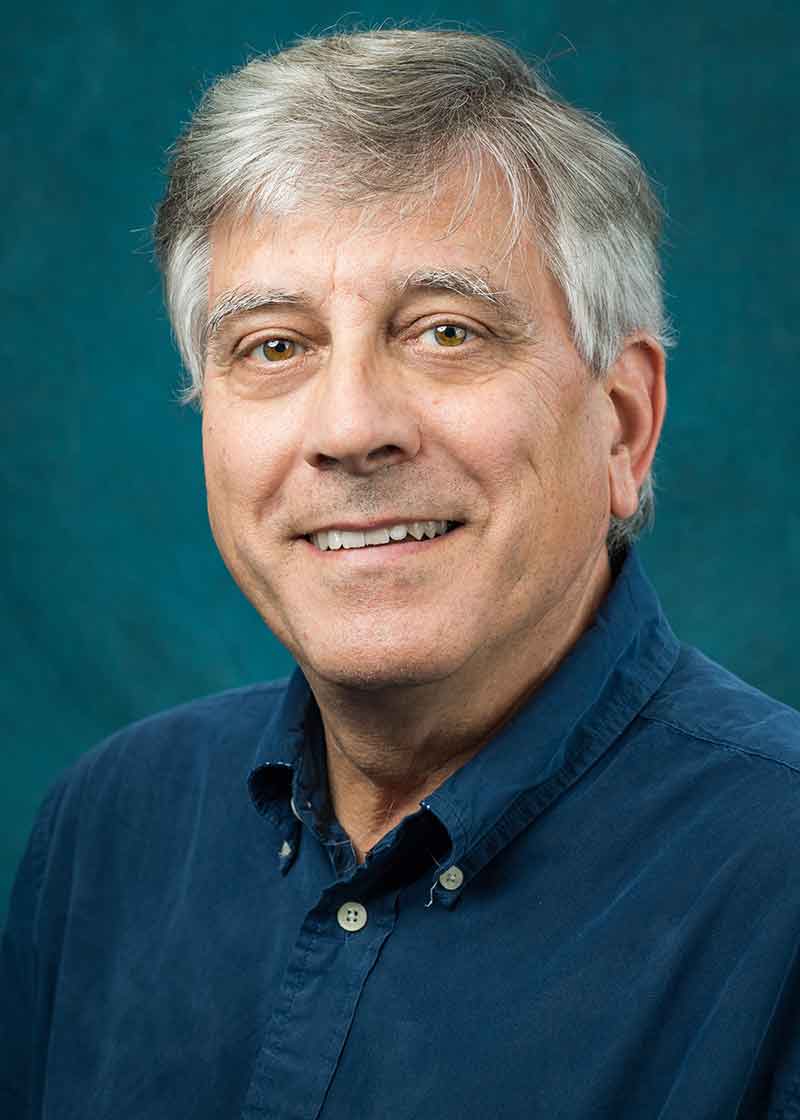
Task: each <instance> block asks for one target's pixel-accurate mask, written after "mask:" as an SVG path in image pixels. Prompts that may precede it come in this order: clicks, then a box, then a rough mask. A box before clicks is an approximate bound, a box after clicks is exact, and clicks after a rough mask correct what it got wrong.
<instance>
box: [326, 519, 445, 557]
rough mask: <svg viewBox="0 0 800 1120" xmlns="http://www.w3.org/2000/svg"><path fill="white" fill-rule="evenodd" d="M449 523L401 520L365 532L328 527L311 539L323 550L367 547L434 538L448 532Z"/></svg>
mask: <svg viewBox="0 0 800 1120" xmlns="http://www.w3.org/2000/svg"><path fill="white" fill-rule="evenodd" d="M447 524H448V523H447V522H446V521H411V522H409V524H407V525H406V524H404V523H402V522H401V523H399V524H397V525H391V526H390V527H389V528H388V529H387V528H381V529H367V530H365V531H364V532H361V531H358V530H356V531H353V530H350V529H327V530H322V531H321V532H319V533H312V534H311V540H312V541H313V542H314V544H315V545H316V546H317V548H318V549H320V550H321V551H322V552H326V551H327V550H328V549H338V548H366V547H369V546H371V545H378V544H389V543H390V542H393V541H403V540H405V539H406V537H409V536H410V537H413V538H414V539H415V540H417V541H421V540H422V538H423V537H427V538H428V540H432V539H433V538H434V537H439V536H441V535H442V534H443V533H446V532H447Z"/></svg>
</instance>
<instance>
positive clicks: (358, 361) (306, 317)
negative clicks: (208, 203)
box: [203, 181, 611, 688]
mask: <svg viewBox="0 0 800 1120" xmlns="http://www.w3.org/2000/svg"><path fill="white" fill-rule="evenodd" d="M456 201H457V198H456V194H455V188H454V190H453V192H451V194H449V195H448V194H447V193H444V194H443V195H442V196H440V197H439V198H438V200H437V203H436V205H435V206H432V207H431V208H430V211H429V212H425V213H422V214H420V215H418V216H416V217H414V218H411V219H406V220H404V221H402V222H393V223H392V224H391V225H390V226H389V227H388V228H386V227H385V226H384V227H381V226H380V225H379V224H378V222H377V221H375V220H369V221H363V220H362V219H363V215H362V214H359V213H356V212H350V211H348V212H341V211H340V212H338V213H337V214H334V215H331V214H325V215H323V214H319V213H309V214H306V215H304V216H292V217H287V218H284V219H281V220H275V221H266V222H264V223H262V224H260V225H259V226H257V227H255V226H248V227H244V228H243V227H241V226H240V227H239V228H233V227H231V226H221V227H219V228H217V229H216V230H215V231H214V237H213V239H212V253H213V262H212V269H211V275H210V284H209V297H210V303H209V306H210V307H211V308H212V310H213V309H214V308H215V307H218V306H219V305H220V300H222V299H223V298H224V296H225V294H226V293H231V292H238V294H241V292H242V291H243V290H245V289H247V290H250V289H258V290H263V292H264V299H265V306H263V307H261V308H259V309H256V310H252V311H249V312H247V313H244V314H230V315H227V316H225V317H220V316H218V317H217V320H218V322H219V327H218V330H217V331H216V333H215V335H214V337H213V339H212V343H211V345H210V347H209V360H208V363H207V370H206V382H205V391H204V415H203V444H204V460H205V470H206V484H207V490H208V506H209V516H210V520H211V525H212V529H213V532H214V536H215V539H216V542H217V544H218V546H219V549H220V551H221V553H222V556H223V558H224V560H225V562H226V564H227V566H228V568H229V569H230V571H231V573H232V575H233V576H234V579H235V580H236V581H237V583H238V584H239V586H240V587H241V589H242V590H243V592H244V593H245V595H246V596H247V597H248V598H249V599H250V601H251V602H252V603H253V604H254V606H255V607H256V609H257V610H258V611H259V613H260V614H261V615H262V617H263V618H264V619H265V621H266V622H267V624H268V625H269V626H270V628H271V629H272V630H273V631H274V633H275V634H276V635H277V636H278V637H279V638H280V639H281V640H282V641H283V642H284V644H285V645H286V646H287V647H288V648H289V649H290V650H291V651H292V652H293V654H294V655H295V657H296V658H297V660H298V661H299V662H300V664H301V665H302V666H303V668H304V669H305V670H306V672H307V673H309V674H310V675H311V676H312V677H314V676H316V677H317V678H321V679H322V680H325V681H327V682H329V683H337V684H340V685H353V686H356V687H373V688H374V687H380V686H382V685H391V684H399V683H412V682H413V683H423V682H431V683H432V682H436V681H442V680H444V679H446V678H452V680H453V681H458V680H462V681H463V682H464V684H465V687H468V682H469V681H471V680H474V679H478V677H479V675H480V674H484V678H485V674H486V673H487V672H492V673H495V674H502V673H503V672H504V669H505V668H506V667H508V665H509V664H513V665H514V667H515V669H516V668H517V667H518V666H519V664H520V659H522V660H523V661H524V659H525V658H526V656H528V655H530V654H531V653H532V652H534V651H535V652H536V653H540V650H538V649H536V643H539V644H541V643H546V642H548V641H552V640H554V639H557V637H558V635H559V633H563V632H566V630H567V629H568V628H569V625H570V623H571V622H572V620H573V617H574V615H575V612H576V611H578V610H579V608H580V605H581V603H582V602H583V601H585V599H586V597H587V595H588V594H589V592H590V590H591V588H592V587H595V589H596V588H597V586H598V585H599V584H600V583H602V582H603V581H604V580H607V577H608V562H607V557H606V552H605V546H604V541H605V535H606V530H607V525H608V513H609V478H608V458H609V447H610V443H611V436H610V424H611V422H610V411H611V410H610V407H609V401H608V395H607V393H606V392H605V390H604V388H603V386H602V384H600V383H598V382H597V381H596V380H594V379H592V378H591V377H590V375H589V374H588V372H587V370H586V369H585V367H584V366H583V365H582V364H581V362H580V360H579V358H578V356H577V354H576V352H575V350H574V348H573V346H572V343H571V341H570V339H569V333H568V327H567V318H566V310H565V305H564V303H563V297H562V296H561V293H560V292H559V290H558V288H557V285H556V284H555V283H554V281H553V280H552V279H551V278H550V277H549V274H546V273H545V272H544V270H543V268H542V266H541V262H540V258H539V255H538V253H537V251H536V250H535V249H534V247H533V246H532V245H531V244H530V243H529V242H527V241H526V242H523V243H521V244H520V245H518V246H517V248H516V249H515V250H514V251H513V252H512V253H511V254H510V255H509V254H508V253H507V251H506V246H505V244H504V242H503V238H502V231H503V229H504V226H505V223H506V220H507V210H506V208H505V206H504V196H503V193H502V190H501V189H500V188H499V187H498V186H497V185H496V183H494V182H491V181H487V182H486V183H485V184H484V186H483V188H482V192H481V195H480V196H479V198H478V200H477V203H476V205H475V206H473V208H472V209H471V211H470V215H469V217H468V218H467V220H466V221H465V222H464V223H463V224H461V225H460V226H459V227H458V228H457V230H456V231H455V232H453V233H451V234H449V235H448V234H447V230H448V225H449V221H450V217H451V213H452V209H453V206H454V205H455V203H456ZM476 277H477V278H478V280H479V283H478V287H481V284H483V285H484V286H485V289H486V291H491V292H494V293H495V294H496V295H495V299H494V300H491V299H487V298H484V297H485V295H486V291H484V292H483V294H481V293H480V292H476V293H475V294H470V292H469V291H468V290H467V287H468V283H467V282H468V281H469V280H470V279H471V278H472V279H474V278H476ZM459 288H464V290H463V291H461V290H458V289H459ZM228 306H230V305H229V304H228ZM223 310H225V308H223ZM425 522H433V523H434V526H435V528H437V529H439V528H441V525H436V523H441V522H444V523H446V524H447V525H448V526H449V527H450V529H449V531H448V532H447V533H445V534H444V535H437V536H435V537H434V538H433V539H429V538H428V537H427V536H423V537H422V539H421V540H417V539H415V535H414V534H416V535H419V532H420V526H419V523H425ZM398 526H406V527H409V528H411V529H413V530H414V532H413V533H412V534H410V535H406V536H405V538H404V539H402V540H398V541H395V540H390V542H389V543H378V544H372V545H367V544H366V542H367V541H368V540H374V541H382V540H385V538H386V535H387V532H388V530H390V529H393V528H394V532H393V533H392V537H396V536H397V537H399V536H400V535H401V532H402V530H401V529H400V528H397V527H398ZM331 530H333V534H331V532H330V531H331ZM318 533H322V534H328V536H327V541H328V544H329V546H330V545H331V544H336V543H338V541H337V536H336V534H339V535H340V538H341V536H342V535H343V534H345V533H354V534H357V535H356V536H355V537H344V540H345V542H346V543H349V544H352V543H354V542H355V543H360V541H361V540H362V539H363V540H364V541H365V547H350V548H348V547H342V548H332V547H328V548H327V549H323V548H321V547H320V544H321V543H325V537H324V536H323V537H322V538H320V537H318V536H317V537H316V538H315V537H314V534H318ZM358 534H369V536H364V537H363V538H362V537H361V536H360V535H358Z"/></svg>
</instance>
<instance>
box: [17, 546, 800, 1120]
mask: <svg viewBox="0 0 800 1120" xmlns="http://www.w3.org/2000/svg"><path fill="white" fill-rule="evenodd" d="M799 844H800V716H798V714H797V713H795V712H793V711H792V710H790V709H788V708H786V707H784V706H782V705H780V704H778V703H777V702H775V701H773V700H770V699H768V698H767V697H765V696H764V695H762V694H761V693H759V692H757V691H756V690H754V689H752V688H749V687H748V686H747V685H745V684H743V683H742V682H741V681H739V680H737V679H736V678H735V677H733V676H731V675H730V674H729V673H727V672H726V671H725V670H724V669H722V668H720V667H719V666H718V665H715V664H714V663H712V662H711V661H709V660H707V659H706V658H705V657H703V656H702V654H700V653H699V652H697V651H696V650H694V649H691V648H688V647H686V646H682V645H681V644H680V643H679V642H678V641H677V639H676V638H675V636H674V635H673V633H672V632H671V630H670V629H669V627H668V625H667V623H666V621H665V619H664V617H663V615H662V612H661V609H660V607H659V603H658V600H657V598H656V595H655V593H654V591H653V589H652V587H651V586H650V584H649V583H648V581H647V579H646V577H645V575H644V574H643V572H642V569H641V566H640V562H639V559H638V556H637V554H636V551H635V550H634V551H632V552H631V553H629V555H628V557H627V559H626V561H625V564H624V566H623V568H622V570H621V572H620V574H619V575H618V576H617V578H616V581H615V583H614V584H613V587H612V589H611V591H610V592H609V594H608V596H607V598H606V600H605V602H604V604H603V606H602V608H601V610H600V612H599V614H598V616H597V618H596V619H595V621H594V624H593V625H592V626H591V627H590V628H589V629H588V630H587V632H586V633H585V634H584V635H583V637H582V638H581V639H580V641H579V642H578V644H577V645H576V646H575V647H574V649H573V650H572V651H571V652H570V653H569V655H568V656H567V657H566V659H565V660H564V661H563V662H562V664H561V665H560V666H559V668H558V669H557V670H556V672H555V673H554V674H553V675H552V676H551V677H550V678H549V679H548V680H547V681H546V682H545V683H544V685H543V686H542V687H541V688H540V689H539V690H538V691H537V692H536V693H535V695H534V696H533V697H532V699H531V700H530V701H529V702H528V703H527V704H526V705H525V706H524V707H523V708H522V709H521V710H520V711H519V712H518V713H517V714H516V715H515V716H514V717H513V719H511V720H510V721H509V722H508V723H507V724H506V725H505V726H504V727H503V728H502V729H501V731H500V732H499V733H498V734H497V735H496V737H495V738H494V739H493V740H492V741H491V742H490V743H489V744H488V745H487V746H486V747H485V748H484V749H483V750H481V751H480V753H479V754H477V755H476V756H475V757H474V758H473V759H472V760H471V761H470V762H468V763H467V764H466V765H465V766H463V767H462V768H461V769H460V770H458V771H457V772H456V773H455V774H453V775H452V776H451V777H450V778H449V779H448V780H447V781H445V782H444V783H443V784H442V785H441V786H440V787H439V789H437V790H436V791H435V792H434V793H432V794H431V795H430V796H429V797H428V798H427V799H426V800H425V801H424V802H423V803H422V804H421V805H420V807H419V809H418V811H416V812H415V813H413V814H411V815H410V816H408V817H406V819H405V820H404V821H403V822H402V823H401V824H400V825H398V826H397V827H396V828H395V829H394V830H393V831H392V832H391V833H390V834H389V835H387V836H386V837H385V838H384V839H383V840H382V841H381V842H380V843H379V844H378V845H377V846H376V847H375V848H374V849H373V851H372V852H371V853H370V854H369V856H368V858H367V860H366V863H364V864H363V865H357V863H356V861H355V859H354V855H353V850H352V848H351V846H350V844H349V841H348V840H347V837H346V836H345V835H344V833H343V832H342V830H341V828H340V827H339V825H338V824H337V822H336V820H335V818H334V817H333V814H332V812H331V809H330V805H329V802H328V799H327V780H326V773H325V755H324V741H323V737H322V732H321V724H320V719H319V713H318V710H317V708H316V706H315V704H314V702H313V698H312V697H311V694H310V692H309V689H308V686H307V684H306V682H305V680H304V679H303V677H302V675H301V674H300V673H299V672H298V673H296V674H295V675H294V676H293V677H292V678H291V679H290V680H289V681H288V683H287V682H277V683H272V684H262V685H257V686H255V687H251V688H245V689H240V690H236V691H232V692H226V693H223V694H221V695H217V696H213V697H211V698H209V699H204V700H199V701H196V702H194V703H191V704H188V705H185V706H182V707H180V708H177V709H174V710H172V711H169V712H166V713H164V714H161V715H158V716H155V717H154V718H151V719H148V720H145V721H144V722H141V723H138V724H135V725H134V726H132V727H128V728H126V729H125V730H123V731H121V732H119V733H117V734H116V735H115V736H113V737H112V738H111V739H110V740H109V741H108V742H106V743H104V744H103V745H101V747H99V748H97V749H96V750H94V751H92V752H90V753H89V754H88V755H86V756H84V758H83V759H82V760H81V761H80V762H79V763H78V764H77V765H76V766H75V767H73V768H72V769H71V770H70V771H69V772H68V773H67V774H66V775H65V776H64V777H63V778H62V779H61V780H60V781H59V782H57V783H56V785H55V786H54V787H53V789H52V790H51V792H50V794H49V796H48V797H47V799H46V801H45V803H44V806H43V808H42V810H41V812H40V814H39V817H38V820H37V823H36V825H35V828H34V831H33V834H32V837H31V840H30V844H29V847H28V850H27V854H26V856H25V858H24V861H23V863H22V866H21V869H20V872H19V876H18V879H17V884H16V887H15V891H14V895H13V899H12V905H11V911H10V917H9V921H8V925H7V929H6V933H5V937H4V942H3V956H2V974H1V979H2V1008H1V1009H0V1115H1V1116H2V1117H3V1118H4V1120H17V1118H21V1117H25V1118H26V1120H27V1118H31V1120H32V1118H36V1120H40V1118H47V1120H190V1118H191V1120H221V1118H223V1117H224V1118H226V1120H233V1118H236V1117H242V1118H245V1120H263V1118H267V1117H268V1118H270V1120H312V1118H316V1117H320V1118H323V1120H343V1118H345V1117H348V1118H349V1117H354V1116H357V1117H358V1118H359V1120H411V1118H412V1117H414V1118H425V1120H431V1118H436V1120H448V1118H456V1117H458V1118H459V1120H463V1118H464V1117H491V1118H493V1120H497V1118H509V1120H511V1118H513V1120H520V1118H521V1117H532V1118H533V1117H537V1118H541V1120H558V1118H565V1120H566V1118H569V1120H583V1118H590V1117H591V1118H601V1117H602V1118H606V1117H607V1118H610V1120H624V1118H628V1117H636V1118H642V1120H712V1118H714V1120H723V1118H724V1120H727V1118H734V1117H739V1118H755V1117H759V1118H762V1117H773V1118H775V1120H777V1118H779V1117H780V1118H782V1120H791V1118H796V1117H800V1018H799V1017H800V973H799V972H798V941H799V938H800V859H798V845H799ZM343 908H344V909H343ZM365 918H366V921H364V919H365ZM359 927H360V928H359Z"/></svg>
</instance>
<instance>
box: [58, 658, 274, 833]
mask: <svg viewBox="0 0 800 1120" xmlns="http://www.w3.org/2000/svg"><path fill="white" fill-rule="evenodd" d="M288 682H289V678H288V677H283V678H280V679H278V680H273V681H263V682H259V683H257V684H251V685H245V686H244V687H240V688H231V689H226V690H225V691H224V692H216V693H212V694H210V695H208V696H202V697H199V698H198V699H196V700H189V701H187V702H185V703H183V704H178V705H176V706H175V707H172V708H167V709H165V710H163V711H160V712H156V713H154V714H153V715H149V716H146V717H144V718H143V719H140V720H136V721H135V722H133V723H129V724H126V725H125V726H124V727H121V728H119V730H117V731H115V732H113V733H112V734H111V735H109V736H108V737H107V738H105V739H103V740H102V741H101V742H100V743H98V744H97V745H96V746H94V747H92V748H91V749H89V750H87V751H86V752H84V753H83V754H82V755H81V756H80V757H79V758H78V759H77V761H75V762H73V763H72V764H71V765H70V766H68V767H67V768H66V769H65V770H63V771H62V772H61V773H60V774H59V775H58V776H57V778H56V779H55V781H54V782H53V783H52V785H51V787H50V789H49V791H48V794H47V796H46V798H45V801H44V803H43V806H42V808H43V811H44V814H45V815H46V816H47V815H51V814H52V813H53V812H54V811H55V810H56V809H57V807H58V805H59V803H60V802H61V801H62V798H63V795H64V794H65V793H66V792H68V791H69V790H73V791H74V790H76V789H77V788H78V787H83V786H84V785H85V784H86V782H87V781H94V782H98V781H99V782H105V781H119V780H120V779H121V778H124V780H125V782H126V783H127V782H129V781H131V780H133V781H135V780H136V778H137V777H141V779H142V780H143V781H145V782H150V781H152V780H153V778H154V776H157V777H158V779H159V780H169V779H170V777H173V778H175V779H177V780H178V781H182V782H185V781H186V780H187V779H190V776H191V774H192V772H201V771H203V772H207V771H208V768H209V767H212V768H214V767H215V764H217V763H219V769H218V773H219V774H221V775H224V774H225V773H226V772H227V773H229V774H231V776H232V778H233V779H234V780H237V781H241V780H242V771H243V769H244V770H245V773H244V777H245V778H246V776H247V774H246V771H247V769H248V768H249V765H250V763H251V761H252V758H253V757H254V755H255V751H256V748H257V746H258V742H259V738H260V736H261V734H262V732H263V730H264V727H265V726H266V724H267V722H268V721H269V719H270V718H271V716H272V715H273V714H274V712H275V710H276V709H277V707H278V705H279V704H280V702H281V700H282V699H283V696H284V693H285V691H286V687H287V685H288Z"/></svg>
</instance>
